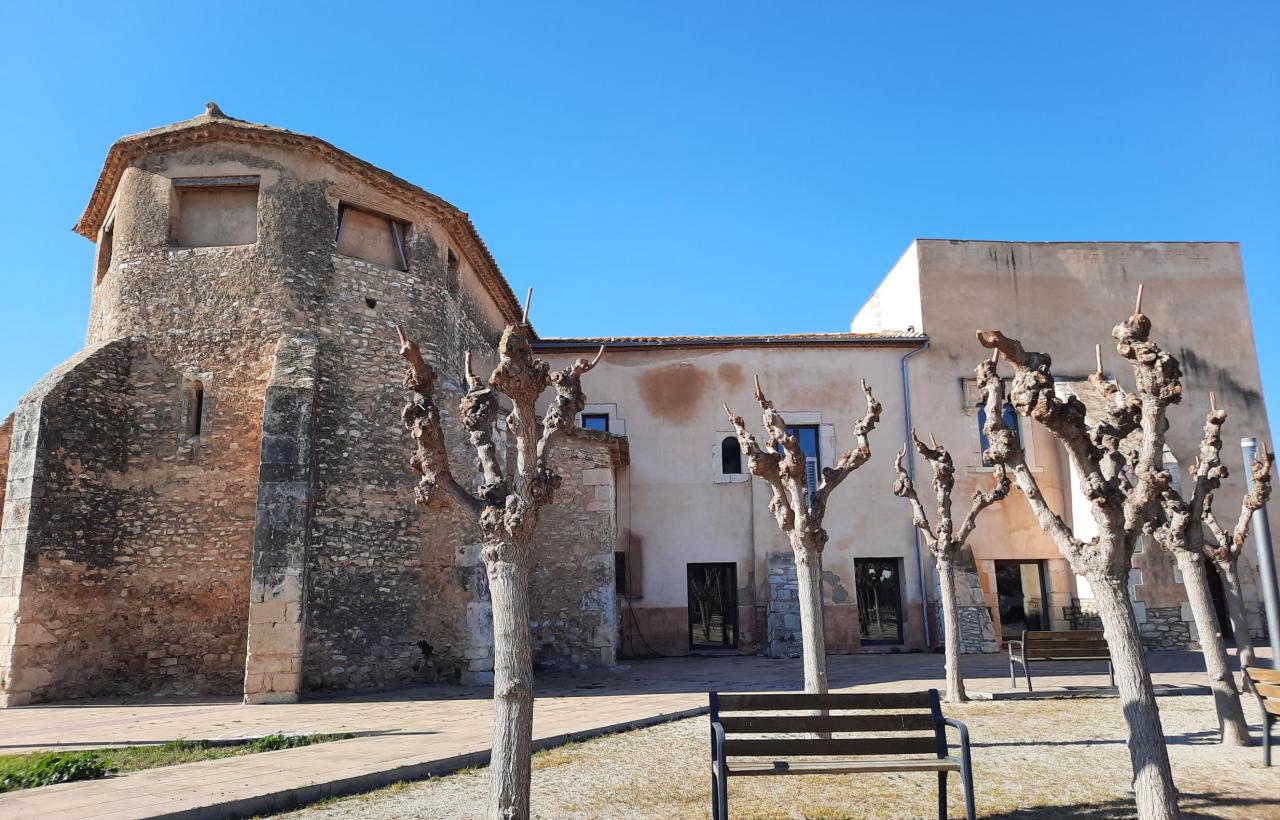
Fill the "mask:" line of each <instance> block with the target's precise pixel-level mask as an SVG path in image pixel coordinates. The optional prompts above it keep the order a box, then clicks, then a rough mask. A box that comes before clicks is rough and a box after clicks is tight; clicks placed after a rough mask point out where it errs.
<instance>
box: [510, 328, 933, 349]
mask: <svg viewBox="0 0 1280 820" xmlns="http://www.w3.org/2000/svg"><path fill="white" fill-rule="evenodd" d="M928 338H929V337H928V336H924V335H921V334H919V333H915V332H914V331H906V330H879V331H876V332H874V333H779V334H771V335H755V336H599V337H584V338H563V337H562V338H555V337H552V338H540V339H538V340H537V341H535V342H534V347H535V348H537V349H539V350H556V349H578V348H583V349H586V348H593V347H599V346H600V345H604V346H605V347H614V348H623V347H637V348H645V347H827V346H866V347H898V346H916V345H919V344H922V343H923V342H925V341H927V340H928Z"/></svg>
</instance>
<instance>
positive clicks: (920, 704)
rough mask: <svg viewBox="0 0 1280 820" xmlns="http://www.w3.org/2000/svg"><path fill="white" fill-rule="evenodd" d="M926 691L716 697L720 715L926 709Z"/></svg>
mask: <svg viewBox="0 0 1280 820" xmlns="http://www.w3.org/2000/svg"><path fill="white" fill-rule="evenodd" d="M929 705H930V704H929V693H928V692H875V693H852V692H850V693H844V694H829V695H807V694H805V693H803V692H769V693H766V694H759V695H719V696H718V698H717V707H718V708H719V710H720V711H721V712H753V711H785V710H788V709H795V710H806V711H812V710H814V709H928V708H929Z"/></svg>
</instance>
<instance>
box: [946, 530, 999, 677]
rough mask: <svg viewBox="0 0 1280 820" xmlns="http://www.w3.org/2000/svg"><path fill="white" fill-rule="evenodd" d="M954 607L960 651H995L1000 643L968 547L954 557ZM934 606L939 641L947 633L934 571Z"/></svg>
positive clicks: (975, 652) (976, 568)
mask: <svg viewBox="0 0 1280 820" xmlns="http://www.w3.org/2000/svg"><path fill="white" fill-rule="evenodd" d="M955 574H956V610H957V612H958V614H959V620H960V652H961V653H962V654H965V655H978V654H983V653H991V652H998V651H999V649H1000V645H999V644H998V643H997V642H996V630H995V624H993V623H992V621H991V610H989V609H988V608H987V605H986V596H985V595H984V593H983V591H982V582H981V581H980V580H979V579H978V567H977V564H976V563H975V561H974V559H973V552H972V551H970V550H969V549H964V550H962V551H961V553H960V555H959V557H958V558H957V560H956V567H955ZM933 595H934V600H935V601H938V602H939V603H938V605H937V606H935V607H934V612H935V616H936V629H937V632H935V633H934V634H936V635H937V636H938V643H939V644H941V642H942V640H943V638H944V637H945V636H946V634H947V630H946V627H945V625H944V624H943V615H942V604H941V601H942V586H941V582H940V581H939V579H938V577H937V573H936V572H935V573H934V585H933Z"/></svg>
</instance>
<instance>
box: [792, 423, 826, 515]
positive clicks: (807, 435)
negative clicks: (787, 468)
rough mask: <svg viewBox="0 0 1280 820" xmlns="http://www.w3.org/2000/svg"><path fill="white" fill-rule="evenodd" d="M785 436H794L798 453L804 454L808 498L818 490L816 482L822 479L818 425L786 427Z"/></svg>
mask: <svg viewBox="0 0 1280 820" xmlns="http://www.w3.org/2000/svg"><path fill="white" fill-rule="evenodd" d="M787 435H791V436H795V437H796V438H797V439H798V440H799V442H800V452H802V453H804V474H805V479H806V480H807V482H808V485H809V496H810V497H812V496H813V493H814V492H815V491H817V489H818V481H819V479H820V478H821V477H822V467H821V464H822V461H821V456H822V454H821V453H820V452H819V448H818V425H816V424H793V425H789V426H788V427H787Z"/></svg>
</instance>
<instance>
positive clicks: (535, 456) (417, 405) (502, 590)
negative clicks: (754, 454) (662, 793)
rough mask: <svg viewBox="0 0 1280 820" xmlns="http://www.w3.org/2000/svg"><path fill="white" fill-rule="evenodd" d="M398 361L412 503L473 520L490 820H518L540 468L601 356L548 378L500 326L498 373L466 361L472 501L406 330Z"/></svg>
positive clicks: (525, 799)
mask: <svg viewBox="0 0 1280 820" xmlns="http://www.w3.org/2000/svg"><path fill="white" fill-rule="evenodd" d="M397 331H398V332H399V334H400V354H401V355H402V356H404V358H405V359H406V360H407V361H408V362H409V371H408V373H407V374H406V375H405V380H404V386H405V389H407V390H409V391H411V392H412V393H413V398H412V400H411V401H410V402H409V403H408V404H406V405H405V407H404V412H403V414H402V417H403V420H404V424H405V426H406V427H407V428H409V432H410V435H411V436H412V437H413V440H414V442H415V443H416V445H417V447H416V450H415V452H414V454H413V456H412V458H411V459H410V465H411V466H412V467H413V469H414V471H415V472H417V473H418V475H419V476H420V478H419V480H418V487H417V503H418V504H420V505H422V506H424V507H449V508H452V509H454V510H457V511H458V512H460V513H462V514H464V515H466V516H468V517H470V518H472V519H473V520H474V521H475V524H476V527H477V529H478V531H479V535H480V538H481V541H482V548H481V551H480V555H481V558H482V559H483V560H484V565H485V570H486V574H487V575H488V579H489V592H490V598H491V599H492V602H493V654H494V659H493V700H494V727H493V752H492V756H491V758H490V765H489V776H490V782H489V809H488V813H489V816H490V817H494V818H504V820H524V818H528V817H529V772H530V753H531V746H532V739H533V662H532V648H531V646H530V639H529V569H530V565H531V563H532V561H531V555H530V544H529V541H530V539H531V537H532V536H533V530H534V527H535V526H536V525H537V523H538V511H539V510H540V509H541V507H542V505H544V504H548V503H550V502H551V499H552V495H553V493H554V492H555V490H556V488H557V487H558V486H559V485H560V477H559V476H558V475H556V473H555V471H554V470H552V469H551V466H550V465H549V464H548V463H547V455H548V452H549V448H550V445H551V442H552V441H553V439H554V438H555V436H556V434H558V433H561V432H564V431H567V430H569V429H570V428H571V427H573V423H574V417H575V416H576V415H577V414H578V413H579V412H581V410H582V408H583V406H584V404H585V402H586V398H585V396H583V393H582V382H581V378H582V374H584V373H586V372H587V371H588V370H590V369H591V368H593V367H595V365H596V363H597V362H598V361H599V360H600V355H601V354H603V353H604V348H603V347H601V348H600V353H598V354H596V357H595V359H594V360H592V361H587V360H586V359H578V360H577V361H576V362H574V363H573V364H572V365H571V366H569V367H566V368H565V369H564V370H560V371H552V370H551V367H550V365H548V364H547V363H546V362H544V361H541V360H539V359H536V358H534V356H533V351H532V349H531V348H530V346H529V336H530V327H529V325H528V324H527V323H525V322H521V323H520V324H517V325H508V326H507V329H506V330H505V331H504V332H503V334H502V339H501V341H499V343H498V356H499V360H498V366H497V367H495V368H494V370H493V373H492V374H491V375H490V376H489V379H488V381H487V382H484V381H481V379H480V378H479V377H478V376H476V374H475V373H474V372H472V370H471V355H470V354H467V359H466V371H467V393H466V395H464V396H463V397H462V400H461V402H460V403H459V408H458V410H459V416H460V417H461V419H462V426H463V428H464V429H465V430H466V431H467V436H468V438H469V440H470V443H471V446H472V447H474V448H475V451H476V456H477V460H478V462H479V467H480V471H481V474H482V477H483V483H482V485H481V487H480V490H479V492H478V493H475V494H472V493H471V492H470V491H468V490H467V488H466V487H464V486H463V485H462V484H460V483H459V482H458V481H457V479H455V478H454V476H453V473H452V471H451V470H450V467H449V455H448V451H447V449H446V446H445V438H444V430H443V429H442V427H441V424H440V411H439V409H438V408H437V407H436V404H435V400H434V398H433V397H432V390H433V388H434V386H435V380H436V374H435V371H434V370H433V369H432V368H431V366H430V365H429V364H427V362H426V361H425V360H424V359H423V358H422V352H421V350H420V349H419V347H418V345H417V344H416V343H414V342H412V341H410V340H409V339H408V338H407V337H406V336H405V334H404V331H403V330H401V329H399V328H397ZM547 387H552V388H554V390H555V394H556V395H555V398H554V399H552V401H551V404H550V406H549V407H548V408H547V412H546V413H545V415H543V417H542V424H541V428H542V429H541V431H539V429H538V428H539V425H538V419H537V416H536V415H535V413H534V403H535V402H536V401H537V399H538V397H539V396H540V395H541V394H542V392H543V391H544V390H545V389H546V388H547ZM499 393H502V394H503V395H505V396H507V397H508V398H510V399H511V403H512V405H513V409H512V410H511V412H510V413H508V414H507V429H508V430H509V431H510V433H511V435H512V437H513V438H514V439H515V446H516V469H515V472H514V474H513V475H510V476H505V475H504V474H503V469H502V465H501V464H499V461H498V451H497V447H496V445H495V443H494V440H493V428H494V421H495V420H496V419H497V416H498V410H499V407H498V394H499Z"/></svg>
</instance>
